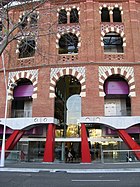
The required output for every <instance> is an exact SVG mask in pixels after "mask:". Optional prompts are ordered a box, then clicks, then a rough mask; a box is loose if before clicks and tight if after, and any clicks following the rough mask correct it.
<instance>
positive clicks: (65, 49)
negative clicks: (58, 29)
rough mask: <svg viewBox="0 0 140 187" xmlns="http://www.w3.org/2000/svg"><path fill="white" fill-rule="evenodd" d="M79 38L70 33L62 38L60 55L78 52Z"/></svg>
mask: <svg viewBox="0 0 140 187" xmlns="http://www.w3.org/2000/svg"><path fill="white" fill-rule="evenodd" d="M77 45H78V38H77V36H76V35H75V34H72V33H69V34H64V35H62V36H61V38H60V40H59V54H71V53H77V52H78V46H77Z"/></svg>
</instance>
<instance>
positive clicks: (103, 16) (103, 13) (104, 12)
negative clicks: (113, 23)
mask: <svg viewBox="0 0 140 187" xmlns="http://www.w3.org/2000/svg"><path fill="white" fill-rule="evenodd" d="M101 21H102V22H110V15H109V10H108V8H102V11H101Z"/></svg>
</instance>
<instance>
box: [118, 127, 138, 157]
mask: <svg viewBox="0 0 140 187" xmlns="http://www.w3.org/2000/svg"><path fill="white" fill-rule="evenodd" d="M118 134H119V136H120V137H121V138H122V139H123V141H124V142H125V143H126V144H127V146H128V147H129V148H130V149H131V150H133V151H134V154H135V156H136V158H137V159H138V160H140V151H139V152H138V151H135V150H140V145H139V144H137V143H136V142H135V141H134V140H133V139H132V137H131V136H130V135H129V134H128V133H127V132H126V130H118Z"/></svg>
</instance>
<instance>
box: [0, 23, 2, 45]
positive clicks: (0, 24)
mask: <svg viewBox="0 0 140 187" xmlns="http://www.w3.org/2000/svg"><path fill="white" fill-rule="evenodd" d="M1 41H2V21H0V42H1Z"/></svg>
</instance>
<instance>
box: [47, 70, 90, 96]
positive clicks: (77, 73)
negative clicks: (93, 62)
mask: <svg viewBox="0 0 140 187" xmlns="http://www.w3.org/2000/svg"><path fill="white" fill-rule="evenodd" d="M64 75H72V76H74V77H76V78H77V79H78V80H79V82H80V84H81V93H80V96H81V97H85V96H86V77H85V67H64V68H51V72H50V98H54V97H55V86H56V83H57V81H58V80H59V78H60V77H62V76H64Z"/></svg>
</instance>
